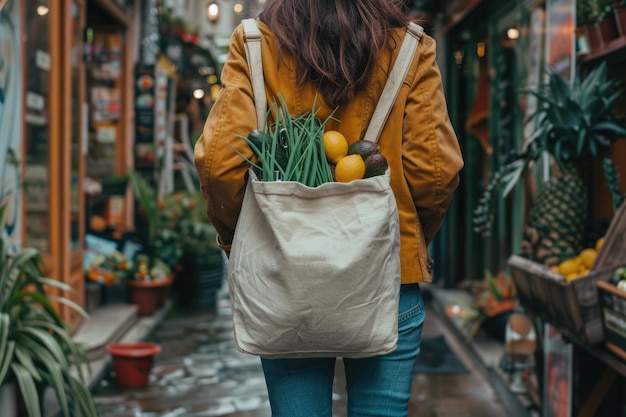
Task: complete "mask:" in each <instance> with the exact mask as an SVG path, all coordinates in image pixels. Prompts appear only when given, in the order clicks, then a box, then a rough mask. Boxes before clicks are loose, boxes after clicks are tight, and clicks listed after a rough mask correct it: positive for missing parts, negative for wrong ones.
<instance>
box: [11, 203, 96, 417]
mask: <svg viewBox="0 0 626 417" xmlns="http://www.w3.org/2000/svg"><path fill="white" fill-rule="evenodd" d="M4 211H5V209H4V208H0V226H2V225H3V224H4ZM1 229H3V227H0V230H1ZM42 270H43V260H42V258H41V256H40V255H39V253H38V252H37V250H35V249H32V248H26V249H22V250H21V251H19V252H17V253H9V249H8V245H7V242H6V240H5V239H4V238H2V239H0V387H1V386H3V385H4V384H7V383H13V384H14V386H15V387H16V388H17V391H18V393H19V397H20V398H21V399H22V403H23V407H24V408H25V411H24V412H25V413H26V415H28V416H29V417H38V416H41V397H42V394H43V392H44V390H45V389H48V388H51V389H52V390H53V391H54V393H55V394H56V399H57V401H58V405H59V407H60V411H61V414H62V415H63V416H65V417H82V416H84V417H91V416H94V417H95V416H97V415H98V413H97V411H96V407H95V405H94V402H93V399H92V396H91V393H90V392H89V389H88V388H87V383H86V379H85V374H84V371H83V368H82V365H83V364H85V363H87V358H86V355H85V352H84V350H83V347H82V346H81V345H80V344H78V343H77V342H75V341H74V340H73V339H72V337H71V335H70V333H69V326H68V325H67V324H66V323H65V322H64V321H62V320H61V318H60V316H59V315H58V313H57V312H56V310H55V309H54V307H53V305H52V302H57V303H63V304H66V305H69V306H71V307H72V308H74V309H76V310H77V311H78V312H80V313H81V314H83V315H85V316H86V313H85V312H84V310H83V309H82V308H81V307H80V306H78V305H76V304H75V303H73V302H72V301H70V300H69V299H67V298H65V297H62V296H52V295H49V294H48V293H47V292H46V290H45V288H52V289H57V290H60V291H71V290H72V289H71V288H70V287H68V286H67V285H65V284H63V283H61V282H59V281H55V280H52V279H49V278H45V277H44V276H43V275H42ZM21 415H23V414H21ZM3 417H5V415H4V414H3Z"/></svg>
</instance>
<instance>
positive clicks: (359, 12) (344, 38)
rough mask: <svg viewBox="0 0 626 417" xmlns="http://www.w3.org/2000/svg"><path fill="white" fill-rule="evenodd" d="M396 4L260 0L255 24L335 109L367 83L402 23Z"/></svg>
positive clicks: (382, 0)
mask: <svg viewBox="0 0 626 417" xmlns="http://www.w3.org/2000/svg"><path fill="white" fill-rule="evenodd" d="M402 4H403V1H402V0H266V2H265V5H264V7H263V10H262V11H261V13H260V14H259V19H260V20H261V21H262V22H263V23H265V24H266V25H267V26H268V27H269V28H270V30H271V31H272V33H273V34H274V36H275V37H276V40H277V42H278V46H279V50H280V49H283V48H284V49H285V50H287V51H289V52H290V53H291V54H293V55H294V57H295V59H296V63H297V69H296V71H297V74H298V78H297V81H298V83H300V84H301V83H303V82H305V81H307V80H309V81H311V82H313V83H314V84H315V85H316V87H317V88H318V90H319V92H320V94H321V96H322V97H323V99H324V101H326V103H327V104H328V105H330V106H332V107H336V106H338V105H340V104H342V103H345V102H346V101H348V100H350V99H351V98H352V97H354V95H355V92H356V91H359V90H360V89H362V88H363V87H364V85H365V83H366V82H367V79H368V76H369V75H370V72H371V69H372V66H373V65H375V57H376V56H377V54H378V53H379V52H380V51H381V50H382V49H383V48H385V47H386V46H387V45H389V42H388V34H389V30H390V29H392V28H397V27H403V26H405V25H406V24H407V23H408V20H407V17H406V16H405V14H404V13H403V9H402Z"/></svg>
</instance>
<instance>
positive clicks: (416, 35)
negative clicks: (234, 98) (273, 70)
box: [242, 18, 424, 142]
mask: <svg viewBox="0 0 626 417" xmlns="http://www.w3.org/2000/svg"><path fill="white" fill-rule="evenodd" d="M242 25H243V32H244V38H245V43H246V59H247V61H248V70H249V71H250V79H251V81H252V93H253V94H254V103H255V107H256V114H257V126H258V128H259V129H260V130H263V129H264V127H265V126H264V124H265V112H266V111H267V98H266V97H265V87H264V83H263V61H262V59H261V31H260V30H259V28H258V26H257V25H256V20H255V19H252V18H250V19H244V20H242ZM423 34H424V29H423V28H422V27H421V26H420V25H418V24H416V23H413V22H411V23H409V25H408V27H407V34H406V36H405V37H404V41H403V42H402V46H400V51H398V57H397V58H396V62H395V63H394V64H393V68H392V69H391V73H390V74H389V77H388V78H387V82H386V83H385V87H384V88H383V92H382V94H381V95H380V98H379V99H378V104H377V105H376V109H375V110H374V114H373V115H372V119H371V120H370V123H369V126H368V128H367V131H366V132H365V136H364V137H363V139H366V140H369V141H372V142H378V138H379V136H380V133H381V132H382V130H383V127H384V126H385V123H386V122H387V118H388V117H389V113H390V112H391V108H392V107H393V103H394V102H395V101H396V97H397V96H398V92H399V91H400V87H401V86H402V83H403V82H404V78H405V77H406V73H407V72H408V70H409V66H410V65H411V61H412V60H413V55H415V50H416V49H417V44H418V42H419V40H420V39H421V37H422V35H423Z"/></svg>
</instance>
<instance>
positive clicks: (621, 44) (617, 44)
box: [581, 35, 626, 63]
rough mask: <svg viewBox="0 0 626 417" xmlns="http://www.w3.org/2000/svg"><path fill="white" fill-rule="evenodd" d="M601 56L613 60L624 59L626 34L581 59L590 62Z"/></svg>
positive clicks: (625, 57) (625, 56) (625, 54)
mask: <svg viewBox="0 0 626 417" xmlns="http://www.w3.org/2000/svg"><path fill="white" fill-rule="evenodd" d="M601 58H606V59H607V60H611V61H622V60H624V59H626V35H623V36H621V37H619V38H617V39H614V40H612V41H611V42H609V43H608V44H607V45H606V47H605V48H604V49H602V50H601V51H597V52H594V53H590V54H587V55H584V56H583V57H582V58H581V61H582V62H583V63H589V62H593V61H597V60H598V59H601Z"/></svg>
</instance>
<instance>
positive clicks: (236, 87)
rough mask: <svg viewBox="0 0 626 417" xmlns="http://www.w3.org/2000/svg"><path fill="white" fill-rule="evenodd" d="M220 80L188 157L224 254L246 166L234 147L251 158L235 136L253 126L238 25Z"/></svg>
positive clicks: (248, 149) (248, 78) (245, 178)
mask: <svg viewBox="0 0 626 417" xmlns="http://www.w3.org/2000/svg"><path fill="white" fill-rule="evenodd" d="M221 82H222V90H221V92H220V94H219V96H218V98H217V100H216V101H215V103H214V104H213V107H212V108H211V112H210V113H209V116H208V118H207V120H206V123H205V125H204V129H203V131H202V135H201V136H200V139H198V141H197V143H196V145H195V149H194V156H195V163H196V168H197V170H198V175H199V179H200V188H201V190H202V193H203V195H204V198H205V200H206V205H207V214H208V217H209V221H210V222H211V224H213V226H214V227H215V229H216V231H217V234H218V243H219V244H220V247H221V248H222V249H224V250H225V251H226V253H227V254H229V252H230V245H231V243H232V240H233V235H234V233H235V226H236V224H237V219H238V218H239V213H240V211H241V204H242V202H243V195H244V191H245V187H246V181H247V171H248V167H249V165H248V163H247V162H246V161H244V160H243V158H242V157H241V156H240V155H238V154H237V152H235V149H236V150H237V151H238V152H240V153H241V154H242V155H244V156H246V157H247V158H248V159H252V155H253V153H252V151H251V150H250V148H249V147H248V145H247V144H246V142H245V141H244V140H243V139H241V138H240V137H239V136H244V137H245V136H247V135H248V133H250V131H251V130H253V129H256V113H255V109H254V97H253V93H252V86H251V82H250V77H249V72H248V65H247V62H246V56H245V49H244V40H243V30H242V28H241V25H240V26H238V27H237V28H236V29H235V31H234V33H233V35H232V38H231V43H230V48H229V52H228V57H227V59H226V62H225V64H224V68H223V70H222V78H221Z"/></svg>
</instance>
